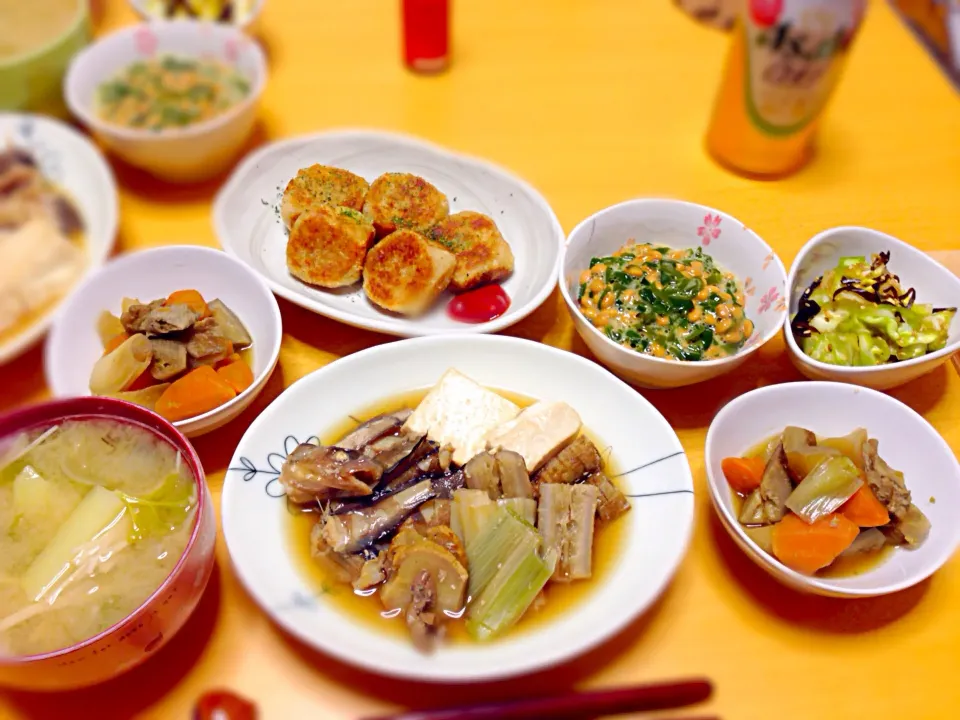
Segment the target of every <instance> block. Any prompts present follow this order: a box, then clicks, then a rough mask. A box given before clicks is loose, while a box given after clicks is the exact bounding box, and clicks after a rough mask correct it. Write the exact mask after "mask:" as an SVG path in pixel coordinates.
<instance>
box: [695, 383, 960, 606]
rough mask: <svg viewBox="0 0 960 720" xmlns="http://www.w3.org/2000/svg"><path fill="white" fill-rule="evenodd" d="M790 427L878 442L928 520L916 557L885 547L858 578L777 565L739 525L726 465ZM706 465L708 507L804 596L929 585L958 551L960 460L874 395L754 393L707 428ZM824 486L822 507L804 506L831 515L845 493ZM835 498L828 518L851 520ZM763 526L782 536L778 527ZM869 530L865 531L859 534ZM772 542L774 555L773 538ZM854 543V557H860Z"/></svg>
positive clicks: (772, 389)
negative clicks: (840, 515)
mask: <svg viewBox="0 0 960 720" xmlns="http://www.w3.org/2000/svg"><path fill="white" fill-rule="evenodd" d="M788 426H789V427H794V428H804V429H806V430H809V431H812V432H814V433H815V434H816V435H817V438H818V440H819V441H821V442H822V441H823V439H824V438H840V437H842V436H846V435H848V434H850V433H852V432H853V431H856V430H858V429H859V428H862V429H864V430H865V431H866V434H867V435H868V436H869V437H870V438H872V439H875V440H876V441H877V452H878V455H879V456H880V457H881V458H882V459H883V460H884V461H885V462H886V463H887V464H888V465H889V466H890V467H891V468H894V469H895V470H897V471H900V472H901V473H902V474H903V482H904V483H905V485H906V487H907V489H908V490H909V492H910V498H909V501H910V502H911V503H912V504H913V505H914V506H916V508H917V509H918V510H919V511H920V513H922V514H923V516H925V517H926V519H927V520H928V521H929V534H927V535H926V537H925V539H923V540H922V542H918V543H917V545H918V546H917V547H916V548H915V549H907V548H906V547H895V548H887V550H886V552H884V554H883V555H882V556H880V557H878V558H877V560H878V561H877V562H876V563H875V564H873V563H867V564H864V565H863V566H862V567H861V570H862V571H861V572H859V574H852V575H842V574H831V575H824V574H822V573H817V574H805V573H802V572H798V571H797V570H793V569H791V568H789V567H787V566H786V565H784V564H783V563H782V562H780V560H778V559H777V557H775V555H774V554H771V552H768V551H767V550H771V548H769V547H768V548H767V550H765V549H764V547H763V546H764V545H767V544H768V543H767V541H766V540H764V538H763V536H762V534H760V533H754V532H751V531H750V529H748V528H746V527H744V526H743V525H741V523H740V512H741V508H738V503H737V501H736V499H735V497H734V493H733V491H732V490H731V484H730V482H729V481H728V478H727V477H726V476H725V474H724V471H723V469H722V467H721V465H722V463H723V460H724V458H735V457H736V458H739V457H743V456H744V455H746V454H748V453H750V452H751V450H752V449H754V448H756V447H757V445H758V444H760V443H765V442H767V441H769V440H770V438H771V437H773V436H775V435H776V434H779V433H782V432H783V431H784V428H786V427H788ZM704 464H705V465H706V470H707V480H708V483H707V484H708V487H709V490H710V499H711V500H712V501H713V506H714V508H715V509H716V511H717V514H718V515H719V517H720V520H721V521H722V524H723V527H724V529H725V530H726V531H727V533H729V535H730V537H731V538H733V540H734V542H736V544H737V545H738V546H739V547H740V548H741V549H742V550H743V551H744V552H745V553H746V554H747V555H748V556H749V557H750V559H751V560H753V561H754V562H755V563H756V564H757V565H759V566H760V567H761V568H763V570H765V571H766V572H768V573H769V574H770V575H772V576H773V577H774V578H776V579H777V580H779V581H781V582H783V583H784V584H786V585H788V586H790V587H792V588H794V589H797V590H801V591H804V592H810V593H816V594H818V595H827V596H832V597H842V598H855V597H870V596H876V595H885V594H888V593H892V592H897V591H898V590H904V589H906V588H908V587H911V586H912V585H916V584H917V583H919V582H921V581H923V580H925V579H926V578H928V577H929V576H930V575H932V574H933V573H934V572H936V571H937V570H938V569H939V568H940V567H941V566H942V565H943V564H944V563H946V562H947V560H949V559H950V557H951V556H952V555H953V554H954V552H955V551H956V549H957V547H958V545H960V523H957V521H956V516H957V512H958V510H960V464H958V463H957V458H956V456H955V455H954V453H953V451H952V450H951V448H950V446H949V445H947V443H946V441H944V439H943V438H942V437H941V436H940V434H939V433H938V432H937V430H936V429H935V428H934V427H933V426H931V425H930V423H928V422H927V421H926V420H925V419H924V418H923V417H921V416H920V415H918V414H917V413H916V412H915V411H914V410H912V409H911V408H909V407H907V406H906V405H905V404H903V403H901V402H900V401H899V400H896V399H894V398H892V397H890V396H889V395H886V394H884V393H882V392H878V391H876V390H870V389H868V388H862V387H858V386H856V385H849V384H844V383H833V382H794V383H786V384H781V385H771V386H768V387H764V388H760V389H758V390H752V391H751V392H748V393H746V394H744V395H741V396H740V397H738V398H736V399H735V400H733V401H732V402H730V403H728V404H727V405H725V406H724V408H723V409H722V410H721V411H720V412H719V413H718V414H717V416H716V417H715V418H714V420H713V422H712V423H711V424H710V429H709V430H708V431H707V440H706V450H705V457H704ZM812 474H813V473H811V475H812ZM804 480H806V478H805V479H804ZM803 484H804V483H803V482H801V483H800V484H798V485H797V486H796V487H795V489H794V490H793V492H794V493H797V490H798V489H799V488H800V487H801V486H802V485H803ZM822 488H823V494H824V498H825V502H824V503H820V504H818V503H817V498H812V497H804V498H803V502H804V504H805V505H808V506H811V507H813V506H814V505H816V506H817V507H819V508H820V509H825V508H828V504H827V503H826V500H829V498H830V493H838V492H840V491H841V489H842V488H840V487H839V485H837V486H834V485H832V484H824V485H823V486H822ZM854 489H858V488H854ZM799 494H804V493H799ZM835 499H836V500H838V501H839V504H836V503H833V504H835V505H837V507H836V508H834V509H833V510H831V512H839V513H842V512H844V511H843V503H844V502H846V500H847V499H848V498H846V497H838V498H835ZM787 507H788V508H791V510H792V509H793V508H794V507H797V506H796V505H794V504H792V498H790V497H788V498H787ZM830 507H832V505H831V506H830ZM799 509H801V511H803V509H802V508H799ZM910 517H913V514H911V516H910ZM890 518H891V522H894V521H895V520H896V518H895V517H894V515H893V514H892V513H891V515H890ZM817 519H818V518H814V520H815V521H816V520H817ZM924 525H925V523H924ZM761 527H766V528H771V527H773V528H775V527H776V525H775V524H774V525H773V526H771V525H770V524H767V525H765V526H761ZM868 529H869V530H870V531H874V530H877V529H878V528H877V527H872V528H868ZM885 530H886V528H884V529H883V531H885ZM774 532H776V531H774ZM863 532H864V530H863V529H861V531H860V533H861V535H862V534H863ZM871 534H873V533H871ZM770 539H771V540H773V543H774V545H773V548H772V551H773V552H775V551H776V549H777V546H776V540H775V537H774V538H770ZM855 544H856V542H855V543H854V544H852V545H851V546H850V547H848V548H847V549H848V550H850V551H851V552H853V551H855V550H857V549H858V548H856V547H854V545H855Z"/></svg>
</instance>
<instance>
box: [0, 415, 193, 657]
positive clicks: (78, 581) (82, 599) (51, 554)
mask: <svg viewBox="0 0 960 720" xmlns="http://www.w3.org/2000/svg"><path fill="white" fill-rule="evenodd" d="M4 446H5V450H4V451H3V452H2V453H0V468H2V469H0V655H13V656H22V655H34V654H38V653H44V652H51V651H55V650H59V649H62V648H66V647H69V646H70V645H73V644H75V643H78V642H82V641H83V640H86V639H88V638H91V637H93V636H95V635H97V634H99V633H100V632H102V631H103V630H106V629H107V628H109V627H111V626H112V625H114V624H116V623H117V622H119V621H121V620H123V619H124V618H125V617H126V616H127V615H129V614H131V613H132V612H133V611H134V610H136V609H137V608H138V607H139V606H140V605H141V604H142V603H143V602H144V601H145V600H146V599H147V598H148V597H149V596H150V595H151V594H152V593H153V592H154V591H155V590H156V589H157V588H158V587H159V586H160V585H161V583H163V581H164V580H165V579H166V578H167V576H168V575H169V574H170V572H171V571H172V570H173V568H174V566H175V565H176V564H177V561H178V560H179V558H180V556H181V555H182V554H183V552H184V550H185V548H186V546H187V542H188V540H189V537H190V533H191V530H192V527H193V521H194V515H195V511H196V505H197V485H196V480H195V478H194V476H193V474H192V472H191V471H190V469H189V468H188V467H187V464H186V463H185V462H184V461H183V460H182V458H181V456H180V453H179V452H178V451H177V450H176V449H175V448H174V447H173V446H171V445H170V444H168V443H167V442H166V441H164V440H162V439H160V438H158V437H157V436H155V435H154V434H152V433H151V432H149V431H147V430H145V429H143V428H140V427H137V426H134V425H128V424H126V423H121V422H117V421H113V420H84V421H76V420H70V421H67V422H64V423H63V424H61V425H58V426H54V427H50V428H48V429H46V430H39V429H38V430H35V431H30V432H28V433H24V434H22V435H19V436H16V437H14V438H12V439H10V440H8V441H6V442H5V443H4Z"/></svg>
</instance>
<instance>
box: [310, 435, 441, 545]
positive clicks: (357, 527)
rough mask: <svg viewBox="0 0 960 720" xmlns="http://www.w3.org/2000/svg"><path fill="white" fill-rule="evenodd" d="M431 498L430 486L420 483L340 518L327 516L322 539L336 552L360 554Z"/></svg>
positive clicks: (429, 483) (432, 493) (424, 481)
mask: <svg viewBox="0 0 960 720" xmlns="http://www.w3.org/2000/svg"><path fill="white" fill-rule="evenodd" d="M342 452H346V451H342ZM435 496H436V491H435V490H434V489H433V483H432V482H431V481H430V480H422V481H421V482H419V483H417V484H416V485H413V486H412V487H409V488H407V489H406V490H402V491H400V492H398V493H395V494H393V495H391V496H389V497H387V498H384V499H383V500H381V501H380V502H377V503H374V504H372V505H370V506H369V507H366V508H363V509H359V510H352V511H350V512H347V513H343V514H342V515H331V516H329V517H327V519H326V520H325V521H324V523H323V536H324V539H325V540H326V541H327V544H328V545H330V547H331V548H333V549H334V550H335V551H336V552H341V553H357V552H360V551H361V550H363V549H364V548H365V547H367V546H369V545H371V544H372V543H374V542H376V541H377V540H379V539H380V538H382V537H383V536H384V535H386V534H387V533H389V532H390V531H391V530H393V529H394V528H396V527H397V526H398V525H400V523H402V522H403V521H404V520H406V519H407V518H408V517H409V516H410V515H412V514H413V512H414V511H415V510H416V509H417V508H418V507H419V506H420V505H422V504H423V503H425V502H426V501H427V500H432V499H433V498H434V497H435Z"/></svg>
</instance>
